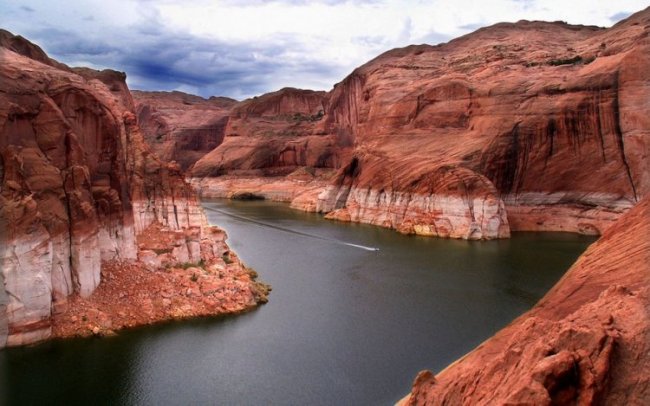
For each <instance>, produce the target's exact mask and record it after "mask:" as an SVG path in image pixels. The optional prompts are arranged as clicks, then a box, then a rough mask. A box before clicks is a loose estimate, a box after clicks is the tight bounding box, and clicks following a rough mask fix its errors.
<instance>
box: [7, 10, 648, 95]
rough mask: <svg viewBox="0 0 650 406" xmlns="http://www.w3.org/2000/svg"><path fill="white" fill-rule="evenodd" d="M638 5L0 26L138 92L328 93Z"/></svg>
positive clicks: (194, 15)
mask: <svg viewBox="0 0 650 406" xmlns="http://www.w3.org/2000/svg"><path fill="white" fill-rule="evenodd" d="M648 5H649V4H648V3H647V1H639V0H616V1H612V0H572V1H567V0H485V1H478V0H430V1H423V0H404V1H393V0H314V1H308V0H273V1H264V0H240V1H236V0H220V1H217V0H192V1H190V0H159V1H154V0H108V1H107V0H65V1H58V0H33V1H30V0H27V1H11V0H0V28H4V29H6V30H9V31H11V32H13V33H14V34H19V35H22V36H24V37H26V38H27V39H29V40H31V41H32V42H35V43H36V44H38V45H39V46H41V47H42V48H43V49H44V50H45V51H46V52H47V53H48V54H49V55H50V56H51V57H53V58H54V59H57V60H59V61H61V62H64V63H66V64H68V65H71V66H87V67H92V68H96V69H105V68H111V69H116V70H119V71H124V72H126V73H127V83H128V84H129V87H130V88H131V89H141V90H167V91H170V90H179V91H184V92H187V93H192V94H198V95H201V96H203V97H209V96H228V97H232V98H235V99H239V100H241V99H244V98H247V97H251V96H255V95H259V94H263V93H266V92H270V91H274V90H278V89H280V88H283V87H287V86H290V87H298V88H307V89H315V90H329V89H331V88H332V86H333V85H334V84H335V83H337V82H340V81H341V80H342V79H343V78H344V77H345V76H347V75H348V74H349V73H350V72H352V70H353V69H354V68H355V67H357V66H360V65H362V64H364V63H365V62H367V61H368V60H370V59H372V58H374V57H375V56H377V55H379V54H381V53H382V52H385V51H387V50H389V49H393V48H396V47H403V46H406V45H410V44H422V43H427V44H432V45H434V44H438V43H441V42H447V41H449V40H450V39H453V38H456V37H458V36H460V35H464V34H467V33H469V32H471V31H474V30H476V29H478V28H480V27H483V26H487V25H492V24H495V23H498V22H502V21H510V22H515V21H519V20H522V19H526V20H545V21H556V20H562V21H567V22H569V23H572V24H586V25H597V26H602V27H609V26H611V25H613V24H614V23H616V22H617V21H619V20H621V19H623V18H625V17H627V16H628V15H630V14H631V13H633V12H636V11H640V10H642V9H644V8H646V7H648Z"/></svg>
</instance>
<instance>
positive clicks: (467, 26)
mask: <svg viewBox="0 0 650 406" xmlns="http://www.w3.org/2000/svg"><path fill="white" fill-rule="evenodd" d="M485 25H486V24H485V23H470V24H463V25H459V26H458V28H460V29H461V30H467V31H476V30H478V29H479V28H481V27H485Z"/></svg>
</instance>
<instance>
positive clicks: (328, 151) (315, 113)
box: [192, 88, 343, 177]
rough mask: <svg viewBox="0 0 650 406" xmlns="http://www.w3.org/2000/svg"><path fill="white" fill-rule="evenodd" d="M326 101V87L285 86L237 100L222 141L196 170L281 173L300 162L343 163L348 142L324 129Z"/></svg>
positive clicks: (326, 165) (201, 172)
mask: <svg viewBox="0 0 650 406" xmlns="http://www.w3.org/2000/svg"><path fill="white" fill-rule="evenodd" d="M325 103H326V93H325V92H315V91H311V90H300V89H292V88H285V89H282V90H279V91H277V92H273V93H268V94H265V95H262V96H259V97H254V98H252V99H248V100H245V101H243V102H241V103H239V104H237V105H236V106H235V107H234V108H233V110H232V113H231V115H230V119H229V120H228V125H227V127H226V137H225V139H224V141H223V144H222V145H220V146H219V147H218V148H217V149H215V150H214V151H212V152H210V153H209V154H207V155H206V156H205V157H203V158H201V159H200V160H199V161H198V162H197V163H196V164H195V165H194V167H193V168H192V174H193V176H196V177H206V176H207V177H210V176H218V175H224V174H239V175H250V174H254V175H265V176H278V175H287V174H289V173H291V172H292V171H294V170H295V169H297V168H299V167H310V168H335V167H338V166H339V165H340V152H341V150H342V147H343V146H342V145H340V144H339V143H338V142H337V139H336V137H334V136H332V135H327V134H323V133H322V131H320V130H319V127H320V124H321V120H322V118H323V114H324V108H325V107H324V106H325Z"/></svg>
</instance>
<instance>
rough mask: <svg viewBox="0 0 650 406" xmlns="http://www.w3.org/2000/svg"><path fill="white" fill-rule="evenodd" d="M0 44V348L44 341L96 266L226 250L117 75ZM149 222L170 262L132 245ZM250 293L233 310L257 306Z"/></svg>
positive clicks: (16, 40) (207, 257) (90, 281)
mask: <svg viewBox="0 0 650 406" xmlns="http://www.w3.org/2000/svg"><path fill="white" fill-rule="evenodd" d="M0 45H2V46H1V47H0V61H1V62H2V63H1V64H0V278H1V280H0V281H1V282H2V283H1V284H0V347H3V346H5V345H20V344H26V343H31V342H36V341H39V340H42V339H45V338H47V337H49V336H50V335H51V332H52V320H53V317H56V316H57V315H58V314H63V313H65V312H66V310H67V302H68V298H70V297H71V296H80V297H81V298H88V297H90V296H91V295H92V293H93V292H94V291H95V289H96V288H97V286H98V285H99V284H100V282H101V281H102V273H101V270H102V264H103V263H108V262H115V261H122V262H124V261H126V262H133V261H136V260H138V259H140V260H144V259H145V257H146V258H148V261H149V262H151V263H152V265H164V264H165V262H167V263H170V262H172V263H176V262H191V263H198V262H200V261H203V262H205V263H208V264H211V263H212V262H213V260H215V259H220V258H221V256H222V255H223V254H224V253H226V252H228V247H227V246H226V244H225V242H224V241H223V240H224V238H223V236H221V237H220V238H215V237H216V235H217V234H218V233H217V232H216V231H215V230H212V229H211V228H210V227H209V226H208V224H207V221H206V218H205V215H204V213H203V211H202V209H201V207H200V205H199V204H198V201H197V199H196V196H195V194H194V192H193V191H192V190H191V188H190V187H189V186H188V185H187V184H186V183H185V181H184V180H183V178H182V175H181V172H180V169H179V168H178V167H175V166H173V165H166V164H163V163H161V161H159V160H158V158H157V157H155V156H154V155H153V154H152V153H151V152H150V151H149V148H148V147H147V146H146V144H145V143H144V140H143V137H142V134H141V132H140V129H139V127H138V125H137V120H136V115H135V108H134V104H133V101H132V98H131V95H130V93H129V90H128V88H127V86H126V83H125V78H126V76H125V74H124V73H120V72H114V71H108V70H105V71H101V72H97V71H93V70H90V69H83V68H82V69H71V68H68V67H67V66H64V65H61V64H59V63H57V62H54V61H52V60H51V59H49V58H48V57H47V56H46V55H45V53H44V52H43V51H42V50H41V49H40V48H38V47H36V46H35V45H33V44H31V43H29V42H28V41H26V40H24V39H22V38H20V37H14V36H12V35H11V34H10V33H8V32H6V31H0ZM152 225H155V226H157V227H160V230H161V231H160V232H161V233H174V232H176V233H179V232H181V233H182V234H183V238H178V239H176V240H174V243H173V245H172V248H173V252H172V253H171V255H168V256H166V257H165V258H162V259H158V258H157V257H158V256H157V255H151V252H147V250H146V249H144V250H140V249H139V247H138V244H137V240H136V238H137V236H138V235H139V234H141V233H142V232H144V231H145V230H147V229H148V228H150V227H151V226H152ZM145 248H146V247H145ZM237 263H238V264H239V267H240V268H242V267H243V266H242V265H241V264H240V263H239V262H237ZM232 272H239V271H237V270H235V269H232ZM249 285H251V286H250V287H251V289H249V294H248V298H249V299H250V300H248V301H246V303H245V304H242V306H240V307H239V310H243V309H246V308H248V307H250V306H253V305H254V304H255V302H256V301H257V298H258V297H257V296H259V295H257V296H256V295H255V292H253V291H255V288H254V286H253V282H250V283H249ZM153 321H155V320H153Z"/></svg>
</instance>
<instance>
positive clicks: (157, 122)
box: [131, 90, 237, 170]
mask: <svg viewBox="0 0 650 406" xmlns="http://www.w3.org/2000/svg"><path fill="white" fill-rule="evenodd" d="M131 93H132V95H133V99H134V101H135V106H136V111H137V115H138V125H139V126H140V128H141V129H142V133H143V135H144V138H145V140H146V141H147V143H148V144H149V145H150V146H151V149H152V151H153V152H154V153H155V154H156V155H157V156H158V157H159V158H160V159H162V160H163V161H165V162H170V161H175V162H177V163H178V165H179V166H180V167H181V169H182V170H186V169H188V168H189V167H191V166H192V165H194V163H195V162H196V161H198V160H199V159H200V158H202V157H203V156H204V155H205V154H207V153H208V152H210V151H212V150H213V149H214V148H216V147H217V146H219V145H220V144H221V142H222V141H223V137H224V135H225V130H226V125H227V124H228V117H229V115H230V111H231V109H232V108H233V106H234V105H235V104H236V103H237V101H236V100H233V99H229V98H225V97H211V98H209V99H204V98H202V97H199V96H193V95H190V94H186V93H181V92H144V91H137V90H134V91H132V92H131Z"/></svg>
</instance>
